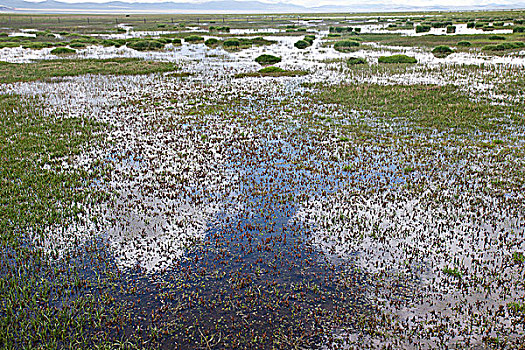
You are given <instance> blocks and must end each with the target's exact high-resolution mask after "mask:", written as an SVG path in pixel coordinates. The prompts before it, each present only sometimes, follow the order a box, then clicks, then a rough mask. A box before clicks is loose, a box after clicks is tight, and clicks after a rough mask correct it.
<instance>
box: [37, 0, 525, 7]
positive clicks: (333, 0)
mask: <svg viewBox="0 0 525 350" xmlns="http://www.w3.org/2000/svg"><path fill="white" fill-rule="evenodd" d="M28 1H34V2H39V0H28ZM58 1H62V2H71V3H75V2H86V1H89V2H108V1H111V0H58ZM121 1H126V2H160V1H159V0H121ZM161 1H173V2H205V1H209V0H161ZM239 1H243V0H239ZM258 1H262V2H268V3H276V2H283V3H292V4H297V5H305V6H317V5H352V4H363V0H258ZM520 2H522V1H519V0H515V1H513V0H372V1H367V2H366V3H368V4H373V3H381V4H391V5H394V6H395V5H413V6H426V5H443V6H458V5H459V6H469V5H484V4H505V5H512V4H516V3H520Z"/></svg>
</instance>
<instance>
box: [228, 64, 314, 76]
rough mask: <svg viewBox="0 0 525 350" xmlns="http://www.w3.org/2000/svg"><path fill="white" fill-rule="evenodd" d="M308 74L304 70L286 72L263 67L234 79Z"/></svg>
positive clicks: (275, 68)
mask: <svg viewBox="0 0 525 350" xmlns="http://www.w3.org/2000/svg"><path fill="white" fill-rule="evenodd" d="M307 74H308V72H307V71H304V70H286V69H282V68H279V67H274V66H270V67H265V68H262V69H260V70H259V71H257V72H252V73H241V74H237V75H236V76H235V77H236V78H246V77H275V78H277V77H298V76H303V75H307Z"/></svg>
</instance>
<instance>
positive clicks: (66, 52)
mask: <svg viewBox="0 0 525 350" xmlns="http://www.w3.org/2000/svg"><path fill="white" fill-rule="evenodd" d="M51 53H52V54H53V55H72V54H74V53H77V50H75V49H70V48H68V47H57V48H54V49H53V50H51Z"/></svg>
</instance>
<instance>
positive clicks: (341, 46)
mask: <svg viewBox="0 0 525 350" xmlns="http://www.w3.org/2000/svg"><path fill="white" fill-rule="evenodd" d="M356 47H359V42H357V41H353V40H342V41H338V42H336V43H335V44H334V49H336V50H337V51H341V52H345V51H352V50H354V49H355V48H356Z"/></svg>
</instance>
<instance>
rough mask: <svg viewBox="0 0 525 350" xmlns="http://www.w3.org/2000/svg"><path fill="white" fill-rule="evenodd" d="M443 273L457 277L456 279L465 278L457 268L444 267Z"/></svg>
mask: <svg viewBox="0 0 525 350" xmlns="http://www.w3.org/2000/svg"><path fill="white" fill-rule="evenodd" d="M443 273H445V274H447V275H450V276H453V277H456V278H461V277H463V273H462V272H461V271H459V270H458V269H456V268H450V267H444V268H443Z"/></svg>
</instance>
